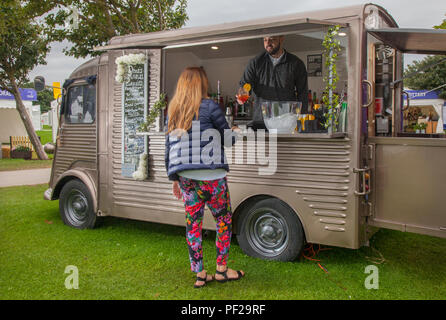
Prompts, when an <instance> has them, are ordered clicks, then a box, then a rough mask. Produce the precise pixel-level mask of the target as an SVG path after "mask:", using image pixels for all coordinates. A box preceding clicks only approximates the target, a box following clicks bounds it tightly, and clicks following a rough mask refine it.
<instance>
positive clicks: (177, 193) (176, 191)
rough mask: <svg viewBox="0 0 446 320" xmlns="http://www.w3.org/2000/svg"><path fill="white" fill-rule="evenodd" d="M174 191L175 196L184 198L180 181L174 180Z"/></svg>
mask: <svg viewBox="0 0 446 320" xmlns="http://www.w3.org/2000/svg"><path fill="white" fill-rule="evenodd" d="M172 193H173V195H174V196H175V198H177V199H178V200H180V199H181V198H182V195H181V190H180V185H179V183H178V181H174V182H173V184H172Z"/></svg>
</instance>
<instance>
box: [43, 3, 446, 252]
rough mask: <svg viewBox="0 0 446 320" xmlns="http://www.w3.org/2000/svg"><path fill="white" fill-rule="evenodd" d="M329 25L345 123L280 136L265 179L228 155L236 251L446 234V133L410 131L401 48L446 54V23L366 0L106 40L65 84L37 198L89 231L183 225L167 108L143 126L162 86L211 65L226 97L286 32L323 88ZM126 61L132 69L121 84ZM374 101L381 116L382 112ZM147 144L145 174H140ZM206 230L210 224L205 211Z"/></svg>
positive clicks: (315, 86)
mask: <svg viewBox="0 0 446 320" xmlns="http://www.w3.org/2000/svg"><path fill="white" fill-rule="evenodd" d="M335 25H338V26H340V28H341V31H342V36H341V34H340V35H339V37H338V39H339V40H340V43H341V47H342V50H341V52H340V59H339V61H338V65H337V68H338V75H339V78H340V80H339V82H338V88H339V93H340V92H342V94H341V98H342V99H344V102H346V103H347V118H346V125H345V126H344V127H343V128H342V130H341V131H339V130H338V132H336V133H333V132H332V131H327V132H307V133H297V132H296V133H294V134H279V135H277V137H276V138H274V139H275V143H276V144H277V149H276V150H275V152H276V157H277V169H276V171H275V173H274V174H272V175H259V174H258V171H259V168H261V167H262V166H265V164H264V163H259V162H256V163H254V164H253V163H246V161H243V163H237V162H234V163H232V164H230V173H229V174H228V182H229V186H230V194H231V201H232V206H233V221H234V226H233V232H234V234H236V235H237V239H238V243H239V245H240V247H241V248H242V249H243V251H244V252H245V253H246V254H248V255H251V256H255V257H259V258H263V259H272V260H281V261H288V260H293V259H295V258H296V257H297V256H298V255H299V253H300V252H301V250H302V248H303V245H304V243H305V242H308V243H317V244H323V245H330V246H338V247H344V248H352V249H357V248H360V247H361V246H364V245H367V244H368V241H369V239H370V237H371V236H372V235H373V234H374V232H376V230H378V229H379V228H390V229H395V230H401V231H408V232H416V233H422V234H428V235H432V236H438V237H446V209H445V202H444V183H445V181H446V167H445V165H444V160H445V159H446V139H443V138H444V135H441V134H438V135H431V136H428V137H426V136H423V137H421V136H420V137H417V136H414V135H413V134H407V133H405V132H404V128H403V126H402V123H403V119H402V117H403V111H404V110H402V109H403V107H402V106H403V95H404V94H405V93H404V90H403V81H402V78H403V53H407V52H409V53H429V54H445V53H446V32H445V31H444V30H418V29H400V28H398V25H397V23H396V22H395V20H394V19H393V18H392V16H391V15H390V14H389V13H388V12H387V11H386V10H385V9H383V8H382V7H379V6H377V5H374V4H365V5H360V6H353V7H346V8H337V9H332V10H321V11H314V12H306V13H297V14H289V15H284V16H279V17H272V18H265V19H258V20H251V21H245V22H234V23H230V24H229V23H226V24H220V25H214V26H206V27H193V28H184V29H179V30H172V31H162V32H153V33H148V34H131V35H126V36H119V37H115V38H113V39H111V40H110V42H109V43H108V44H107V45H106V46H103V47H100V48H97V50H98V51H101V52H102V53H101V55H100V56H98V57H97V58H94V59H92V60H91V61H88V62H87V63H85V64H83V65H81V66H80V67H78V68H77V69H76V70H74V71H73V73H72V74H71V76H70V77H69V79H68V80H67V81H66V82H65V84H64V96H63V101H62V104H61V111H60V125H59V132H58V137H57V148H56V152H55V157H54V161H53V167H52V174H51V180H50V183H49V189H48V190H47V191H46V192H45V195H44V197H45V199H48V200H57V199H59V204H60V213H61V216H62V219H63V220H64V222H65V223H66V224H67V225H69V226H72V227H75V228H92V227H94V225H95V222H96V219H97V217H102V216H113V217H123V218H128V219H136V220H143V221H151V222H157V223H165V224H172V225H179V226H183V225H184V224H185V218H184V207H183V203H182V202H181V201H178V200H176V199H175V198H174V197H173V195H172V192H171V182H169V181H168V179H167V175H166V171H165V167H164V141H165V131H164V129H165V128H164V115H163V114H162V115H161V116H160V117H159V119H158V121H157V122H156V125H155V126H154V127H153V128H152V129H151V130H150V132H148V133H145V134H140V133H138V132H137V127H138V125H139V124H140V123H141V122H142V121H143V120H144V116H145V115H147V112H148V111H149V110H150V109H151V108H153V106H154V104H155V103H156V102H157V101H158V100H159V97H160V94H161V93H166V94H167V97H172V95H173V93H174V89H175V85H176V81H177V79H178V76H179V74H180V72H181V71H182V70H183V69H184V68H185V67H186V66H191V65H194V66H202V67H204V68H205V70H206V71H207V74H208V76H209V81H210V86H211V90H212V91H214V92H217V90H219V91H220V92H219V93H220V95H222V96H228V97H233V96H234V94H235V92H236V90H237V88H238V85H239V84H238V82H239V79H240V77H241V75H242V73H243V71H244V68H245V66H246V64H247V63H248V61H249V60H250V59H251V58H252V57H254V56H256V55H257V54H258V53H260V52H262V50H263V45H262V38H263V37H264V36H265V35H285V39H286V40H285V48H286V50H288V51H289V52H291V53H293V54H295V55H297V56H298V57H299V58H301V59H302V60H303V61H304V62H305V63H306V65H307V70H308V73H309V77H308V83H309V88H310V89H311V90H312V91H313V92H314V91H316V93H317V96H318V97H320V93H322V91H323V90H324V87H325V83H324V82H323V80H322V76H321V74H320V72H321V71H322V72H324V70H323V68H324V67H322V70H321V69H320V67H321V66H323V64H322V51H323V47H322V41H323V39H324V35H325V34H326V32H327V30H328V28H329V27H331V26H335ZM211 47H214V48H211ZM216 48H217V50H216ZM118 58H120V59H118ZM117 59H118V60H117ZM122 64H127V67H129V66H130V70H131V72H130V75H129V74H127V78H126V80H125V81H123V80H122V77H123V76H124V77H125V74H124V73H123V72H122V70H120V68H121V67H122ZM318 67H319V68H318ZM318 69H319V70H318ZM217 86H218V88H217ZM381 99H382V100H381ZM376 103H380V104H382V103H383V104H384V108H383V109H384V110H386V112H379V114H376V113H375V111H376V110H375V104H376ZM236 116H237V115H236ZM247 120H249V118H246V117H245V118H243V117H242V118H239V119H237V118H236V123H237V121H238V123H239V124H246V121H247ZM269 139H270V137H269V136H268V134H267V135H266V138H265V142H264V146H265V150H268V145H269ZM246 143H247V138H246V137H245V138H243V139H240V140H239V141H238V142H237V143H236V145H235V146H234V148H233V150H232V151H231V152H234V153H237V152H239V154H238V156H240V157H241V155H243V158H242V159H246V157H247V154H246V153H247V149H248V148H247V146H246ZM237 150H238V151H237ZM144 152H146V153H147V155H148V159H147V172H145V173H146V174H145V175H146V177H145V179H143V180H135V179H134V178H133V177H132V173H134V172H135V171H136V170H137V169H138V165H139V162H138V161H139V158H140V155H141V154H142V153H144ZM240 152H241V153H240ZM236 156H237V155H236ZM143 168H144V167H143ZM203 227H204V228H205V229H210V230H212V229H215V226H214V221H213V219H212V217H211V216H210V214H209V212H206V216H205V219H204V225H203Z"/></svg>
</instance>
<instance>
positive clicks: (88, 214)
mask: <svg viewBox="0 0 446 320" xmlns="http://www.w3.org/2000/svg"><path fill="white" fill-rule="evenodd" d="M59 211H60V215H61V217H62V220H63V222H64V223H65V224H66V225H68V226H70V227H74V228H77V229H91V228H94V226H95V223H96V213H95V212H94V210H93V199H92V196H91V194H90V191H89V190H88V188H87V187H86V186H85V184H83V183H82V182H81V181H79V180H76V179H75V180H71V181H68V182H67V183H66V184H65V185H64V186H63V188H62V191H61V193H60V197H59Z"/></svg>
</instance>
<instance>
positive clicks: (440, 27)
mask: <svg viewBox="0 0 446 320" xmlns="http://www.w3.org/2000/svg"><path fill="white" fill-rule="evenodd" d="M434 28H435V29H446V19H444V20H443V23H442V24H440V25H438V26H435V27H434Z"/></svg>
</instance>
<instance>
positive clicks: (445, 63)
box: [404, 19, 446, 99]
mask: <svg viewBox="0 0 446 320" xmlns="http://www.w3.org/2000/svg"><path fill="white" fill-rule="evenodd" d="M434 28H435V29H446V19H445V20H443V23H442V24H440V25H438V26H434ZM430 66H431V67H430ZM420 70H421V72H420ZM423 70H424V71H423ZM410 74H413V76H411V77H409V78H407V79H405V80H404V85H405V86H407V87H409V88H411V89H414V90H432V89H435V88H437V87H440V86H442V85H446V56H427V57H426V58H424V59H423V60H421V61H414V62H413V63H412V64H410V65H409V66H407V69H406V71H405V72H404V76H405V77H406V76H408V75H410ZM438 92H439V97H440V98H442V99H446V86H445V87H442V88H439V89H438Z"/></svg>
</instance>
